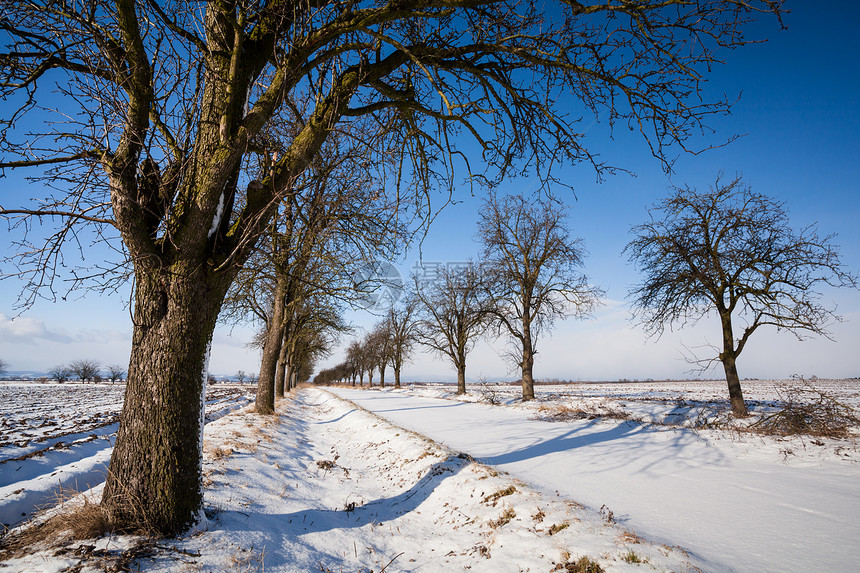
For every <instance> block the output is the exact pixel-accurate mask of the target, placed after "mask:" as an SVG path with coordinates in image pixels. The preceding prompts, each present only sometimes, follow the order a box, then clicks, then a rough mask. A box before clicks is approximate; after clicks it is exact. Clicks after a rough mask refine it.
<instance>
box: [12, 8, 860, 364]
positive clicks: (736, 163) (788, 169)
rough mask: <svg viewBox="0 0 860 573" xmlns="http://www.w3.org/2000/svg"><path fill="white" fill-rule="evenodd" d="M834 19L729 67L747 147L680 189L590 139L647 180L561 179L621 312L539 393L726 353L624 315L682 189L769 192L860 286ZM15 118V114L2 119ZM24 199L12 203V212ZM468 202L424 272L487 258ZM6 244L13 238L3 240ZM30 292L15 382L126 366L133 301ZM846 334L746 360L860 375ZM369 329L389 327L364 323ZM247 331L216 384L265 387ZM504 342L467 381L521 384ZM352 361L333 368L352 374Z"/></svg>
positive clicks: (794, 17)
mask: <svg viewBox="0 0 860 573" xmlns="http://www.w3.org/2000/svg"><path fill="white" fill-rule="evenodd" d="M837 5H838V6H839V8H833V7H831V8H830V9H828V10H823V9H821V7H820V6H817V5H816V3H810V2H791V3H789V8H790V9H791V10H792V13H790V14H787V15H786V16H785V22H786V24H787V25H788V26H789V29H788V30H782V31H779V30H778V29H777V26H776V24H775V23H774V22H762V23H760V24H758V25H757V28H758V31H759V32H760V33H761V34H763V35H765V36H767V37H768V38H770V41H769V42H767V43H765V44H760V45H754V46H747V47H745V48H742V49H740V50H737V51H735V52H732V53H729V54H727V56H726V61H727V64H726V65H724V66H720V67H718V68H717V69H716V70H715V73H714V74H713V75H712V76H710V77H711V81H710V82H709V87H708V88H707V89H708V90H709V92H710V93H712V94H722V93H725V94H727V95H728V96H730V97H734V96H736V95H738V94H741V99H740V101H739V103H738V104H737V105H736V106H735V107H734V109H733V113H732V115H731V116H729V117H724V118H714V119H713V120H712V121H711V122H710V125H711V126H712V127H713V128H715V129H716V134H715V135H714V136H711V137H709V138H707V139H703V140H700V142H701V144H702V145H703V146H704V145H708V144H713V143H718V142H720V141H723V140H725V139H727V138H728V137H730V136H731V135H733V134H743V137H741V138H740V139H738V140H737V141H735V142H733V143H731V144H730V145H728V146H726V147H723V148H719V149H713V150H709V151H707V152H704V153H702V154H699V155H695V156H694V155H681V156H680V157H679V158H678V160H677V162H676V163H675V166H674V172H673V173H672V174H671V176H667V175H666V174H665V173H663V171H662V170H661V169H660V165H659V164H658V163H657V161H656V160H655V159H654V158H653V157H651V156H650V154H649V152H648V149H647V146H646V145H645V144H644V142H642V141H641V139H639V138H638V137H636V136H634V135H631V134H630V133H628V132H627V130H626V127H624V126H619V128H617V129H616V131H615V133H614V134H613V135H614V139H610V137H609V133H608V131H607V127H606V126H605V125H604V124H601V123H598V124H596V125H593V126H592V127H591V128H590V129H589V131H588V137H589V139H590V140H591V141H592V142H593V145H594V147H595V148H596V149H597V150H598V151H599V152H600V153H601V154H602V157H603V158H605V159H606V160H607V161H608V162H610V163H612V164H614V165H617V166H619V167H623V168H625V169H628V170H630V171H632V172H634V173H635V177H633V176H630V175H626V174H619V175H615V176H609V177H607V178H606V180H605V181H604V182H603V183H601V184H597V183H596V181H595V174H594V172H593V171H592V170H591V169H590V168H589V167H587V166H584V165H582V166H571V167H566V168H564V169H563V170H562V171H561V172H560V173H561V174H562V177H563V178H564V179H565V180H566V181H568V182H569V183H570V184H571V185H573V187H574V188H575V190H576V197H575V198H574V197H573V196H572V195H571V194H569V193H568V194H567V195H566V197H567V202H568V205H569V207H570V214H571V217H570V223H571V230H572V232H573V234H574V235H576V236H579V237H582V238H583V240H584V241H585V245H586V247H587V249H588V252H589V256H588V258H587V259H586V268H585V271H586V273H587V274H588V276H589V277H590V278H591V280H592V281H593V282H594V283H595V284H597V285H599V286H601V287H602V288H603V289H605V290H606V299H607V300H606V301H605V302H606V304H605V305H604V306H603V307H601V309H599V310H598V311H597V312H596V313H595V315H594V317H593V318H591V319H589V320H586V321H581V320H580V321H564V322H561V323H558V324H557V325H556V328H555V330H553V331H552V332H551V333H549V334H547V335H545V336H544V338H543V339H542V340H539V341H538V351H539V354H538V357H537V363H536V366H535V376H536V377H538V378H561V379H567V378H571V379H574V378H582V379H609V380H613V379H619V378H629V379H645V378H665V377H672V378H679V377H683V376H685V373H686V372H687V371H688V370H689V365H688V364H687V363H686V362H685V361H684V360H683V353H684V348H685V347H687V348H690V349H694V348H695V347H698V346H701V345H703V344H706V343H713V342H716V341H717V340H718V331H717V330H715V328H716V325H715V324H713V323H711V322H708V321H702V322H701V323H700V324H699V325H697V326H696V327H694V328H689V329H684V330H683V331H679V332H671V333H667V334H666V335H664V336H663V337H662V338H661V339H660V340H659V341H655V340H653V339H652V340H648V339H646V338H645V335H644V334H643V333H642V331H641V330H640V329H639V328H638V327H636V326H635V324H633V323H631V322H630V321H629V308H628V306H627V303H626V301H625V297H626V294H627V291H628V289H629V287H630V285H632V284H633V283H635V282H636V280H637V274H636V271H635V269H634V268H633V267H632V266H631V265H629V264H628V263H627V261H626V258H625V257H623V256H622V255H621V251H622V249H623V248H624V245H625V244H626V243H627V242H628V241H629V240H630V235H629V234H628V231H629V228H630V227H631V226H632V225H635V224H637V223H639V222H642V221H644V219H645V217H646V216H647V215H646V207H647V206H649V205H651V204H653V203H654V202H656V201H658V200H659V199H661V198H662V197H663V196H665V194H666V193H667V188H668V186H669V185H684V184H689V185H692V186H696V187H700V188H704V187H707V186H708V185H709V184H711V183H712V182H713V181H714V178H715V177H716V175H717V173H718V172H719V171H721V170H722V171H724V172H725V173H726V175H727V176H730V175H734V174H735V173H741V174H743V176H744V179H745V181H746V182H747V183H748V184H750V185H751V186H752V187H753V188H754V189H755V190H756V191H759V192H763V193H767V194H769V195H771V196H773V197H775V198H778V199H780V200H782V201H785V202H786V203H787V206H788V209H789V212H790V214H791V216H792V221H793V222H794V224H795V225H797V226H802V225H806V224H810V223H815V222H817V223H818V228H819V230H820V231H821V232H822V233H825V234H826V233H831V232H832V233H836V234H837V235H838V236H837V238H836V241H835V242H836V243H837V244H839V245H840V246H841V253H842V259H843V262H844V263H845V264H846V266H847V267H848V268H849V269H850V270H851V271H852V272H854V273H858V272H860V226H858V224H857V221H858V216H860V189H858V187H860V183H858V182H860V62H858V60H857V59H856V54H858V53H860V39H858V37H857V36H856V35H855V29H854V27H855V25H856V22H857V21H860V6H858V5H856V4H855V3H853V2H840V3H838V4H837ZM2 105H3V104H0V107H2ZM0 186H2V187H0V194H2V195H0V196H2V197H3V199H2V204H3V205H4V206H7V207H9V206H12V204H13V202H15V201H16V199H15V198H17V197H22V196H23V197H26V196H27V195H28V194H29V193H30V191H29V190H27V189H26V188H24V187H22V186H21V183H20V180H19V179H17V178H15V179H13V178H8V179H5V180H2V181H0ZM534 187H535V183H534V181H531V180H529V179H518V180H513V181H509V182H507V183H505V184H504V185H503V190H504V191H508V192H519V191H529V190H531V189H534ZM10 195H11V197H12V198H11V199H9V197H10ZM458 198H460V199H462V202H461V203H460V204H458V205H455V206H452V207H449V208H447V209H446V210H445V211H444V212H443V213H442V214H441V215H440V216H439V217H438V219H437V220H436V222H435V223H434V226H433V227H431V229H430V232H429V234H428V236H427V238H426V239H425V241H424V243H423V245H422V252H423V257H424V260H425V261H439V262H446V261H461V260H464V259H467V258H469V257H476V256H477V254H478V250H479V249H478V247H477V246H476V245H475V244H474V240H473V237H474V234H475V230H476V227H475V225H476V220H477V208H478V205H479V203H480V198H479V197H475V198H472V197H469V196H468V193H466V192H463V193H462V194H461V196H459V197H458ZM4 240H5V239H4ZM417 257H418V253H417V251H414V250H413V251H411V252H409V253H408V254H407V256H406V258H405V259H404V260H403V261H397V262H396V264H397V265H398V266H399V267H400V268H401V270H402V272H403V273H404V274H408V272H409V269H410V268H411V267H412V266H413V265H414V263H415V261H416V259H417ZM19 290H20V284H18V283H15V282H14V281H10V280H4V281H0V357H2V358H4V359H6V360H7V361H8V362H10V364H11V366H12V369H13V370H45V369H47V368H48V367H50V366H52V365H54V364H57V363H60V362H65V361H69V360H73V359H76V358H81V357H84V358H93V359H97V360H100V361H101V362H102V363H104V364H108V363H115V362H116V363H126V362H127V360H128V351H129V346H130V341H131V327H130V323H131V320H130V315H129V311H128V309H127V308H126V307H125V306H124V304H123V300H122V297H121V296H113V297H105V296H97V295H95V294H89V295H87V296H86V297H84V298H83V299H75V300H68V301H61V302H58V303H47V302H39V303H37V304H36V305H35V306H34V307H33V308H32V309H30V310H28V311H27V312H25V313H23V314H22V315H18V314H17V313H18V311H16V310H15V308H14V302H15V298H16V296H17V293H18V291H19ZM825 297H826V300H832V301H833V302H834V303H836V304H837V305H838V308H839V314H841V315H842V316H843V318H844V319H845V320H844V321H843V322H842V323H839V324H836V325H834V326H833V327H832V328H831V329H830V330H831V332H832V333H833V335H834V338H835V342H832V341H829V340H826V339H823V338H820V339H813V340H809V341H806V342H803V343H799V342H797V341H795V339H794V337H793V336H792V335H791V334H789V333H776V332H766V333H761V334H760V335H758V336H756V337H755V338H754V339H753V340H752V341H751V342H750V346H749V347H748V348H747V350H745V352H744V354H743V355H742V356H741V358H740V359H739V370H740V374H741V377H768V378H770V377H774V378H782V377H787V376H790V375H792V374H802V375H807V376H809V375H813V374H814V375H817V376H834V377H846V376H860V352H857V351H856V349H857V348H860V292H858V291H856V290H854V291H851V290H845V289H843V290H840V291H827V292H825ZM350 318H351V319H352V320H354V321H355V322H356V323H357V324H358V325H368V324H370V323H372V322H373V320H374V318H373V317H371V316H367V315H363V314H362V313H351V314H350ZM249 339H250V330H249V329H247V328H236V329H234V330H233V331H232V334H231V331H230V329H229V328H223V327H221V328H219V329H218V331H217V332H216V335H215V340H214V341H213V354H212V359H211V369H212V371H213V372H214V373H216V374H232V373H235V372H236V371H237V370H239V369H242V370H245V371H251V372H256V371H257V370H258V369H259V358H258V353H257V352H256V351H252V350H248V349H246V348H245V347H244V344H245V343H246V342H247V341H248V340H249ZM503 346H504V343H503V342H498V343H491V342H482V343H480V344H479V345H478V347H477V348H476V350H475V351H474V353H473V354H472V355H471V356H470V363H469V367H468V370H467V376H468V377H469V378H470V379H472V380H476V379H479V378H486V379H495V378H499V377H505V376H509V375H511V373H510V370H509V368H508V366H507V365H505V364H504V363H503V362H502V361H501V359H500V357H499V354H500V353H501V349H502V348H503ZM341 358H342V356H341V355H340V354H339V353H336V354H335V355H333V356H332V357H331V358H330V359H329V360H327V361H326V364H333V363H336V362H337V361H339V360H341ZM405 376H406V378H407V379H453V378H454V373H453V369H452V368H450V367H449V366H448V365H447V364H446V363H444V362H442V361H440V360H438V359H436V358H434V357H429V356H418V357H416V360H415V362H414V363H413V364H412V365H411V366H409V367H407V369H406V372H405Z"/></svg>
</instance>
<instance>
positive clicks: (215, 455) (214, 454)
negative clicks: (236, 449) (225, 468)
mask: <svg viewBox="0 0 860 573" xmlns="http://www.w3.org/2000/svg"><path fill="white" fill-rule="evenodd" d="M208 453H209V455H210V457H211V458H212V459H213V460H220V459H222V458H226V457H227V456H230V455H232V454H233V448H231V447H230V446H227V447H221V446H218V447H216V448H213V449H212V450H210V451H209V452H208Z"/></svg>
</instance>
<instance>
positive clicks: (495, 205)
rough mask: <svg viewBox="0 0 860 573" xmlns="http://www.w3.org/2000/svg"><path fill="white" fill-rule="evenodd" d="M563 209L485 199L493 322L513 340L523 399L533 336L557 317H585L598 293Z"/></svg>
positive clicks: (535, 201) (519, 199) (530, 391)
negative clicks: (587, 274) (493, 308)
mask: <svg viewBox="0 0 860 573" xmlns="http://www.w3.org/2000/svg"><path fill="white" fill-rule="evenodd" d="M566 217H567V215H566V213H565V209H564V207H563V206H562V205H560V204H559V203H558V202H556V201H554V200H553V199H552V198H540V197H534V198H531V199H526V198H525V197H523V196H522V195H512V196H507V197H505V198H504V199H502V200H501V201H499V200H498V199H496V198H495V197H489V198H488V199H487V200H486V201H485V203H484V206H483V209H482V210H481V213H480V219H479V227H478V237H479V238H480V240H481V242H482V243H483V245H484V252H483V255H484V264H485V265H486V271H487V273H488V274H489V275H490V277H491V278H490V283H491V288H492V290H493V295H494V297H495V299H496V312H495V319H496V324H497V326H498V327H499V328H500V330H504V331H506V332H507V333H508V334H509V335H510V336H511V337H512V338H513V339H514V341H515V344H516V347H517V348H516V350H515V352H514V356H515V357H516V362H517V365H518V366H519V367H520V369H521V371H522V386H523V400H531V399H533V398H534V396H535V395H534V379H533V377H532V370H533V368H534V356H535V354H536V352H537V351H536V348H535V347H536V342H537V337H538V336H539V335H540V334H541V333H542V332H543V331H544V330H546V329H548V328H549V327H551V326H552V324H553V322H554V321H555V320H556V319H558V318H563V317H567V316H576V317H583V316H586V315H587V314H588V313H589V312H590V311H591V309H592V308H593V307H594V306H595V304H597V302H598V299H599V297H600V295H601V294H602V291H601V290H600V289H598V288H597V287H594V286H591V285H589V284H588V279H587V278H586V277H585V275H584V274H582V273H581V272H580V270H579V269H580V267H582V264H583V256H584V253H585V251H584V248H583V246H582V241H581V240H580V239H574V238H572V237H571V236H570V233H569V231H568V230H567V228H566Z"/></svg>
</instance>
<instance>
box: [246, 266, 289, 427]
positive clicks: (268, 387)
mask: <svg viewBox="0 0 860 573" xmlns="http://www.w3.org/2000/svg"><path fill="white" fill-rule="evenodd" d="M286 286H287V285H286V281H285V280H284V279H283V278H282V277H281V276H280V274H279V276H278V283H277V287H276V288H275V305H274V308H273V309H272V317H271V319H270V320H269V328H268V330H267V331H266V342H265V343H264V344H263V359H262V362H261V363H260V379H259V380H258V381H257V400H256V403H255V405H254V409H255V410H256V411H257V412H258V413H260V414H274V413H275V370H277V365H278V356H279V355H280V353H281V344H282V343H283V340H284V328H283V327H284V293H285V291H286Z"/></svg>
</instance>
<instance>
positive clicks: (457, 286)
mask: <svg viewBox="0 0 860 573" xmlns="http://www.w3.org/2000/svg"><path fill="white" fill-rule="evenodd" d="M416 296H417V298H418V300H419V301H420V302H421V308H420V310H419V313H420V316H421V321H420V323H419V328H418V331H417V337H418V341H419V342H420V343H421V344H423V345H425V346H427V347H428V348H430V349H431V350H433V351H435V352H436V353H437V354H439V355H440V356H442V357H444V358H448V359H450V360H451V362H453V364H454V367H455V368H456V369H457V394H465V393H466V356H467V355H468V354H469V352H471V350H472V348H474V345H475V342H476V341H477V339H478V337H480V336H481V335H482V334H483V333H484V332H485V331H486V329H487V326H488V324H489V321H490V318H491V316H492V313H493V310H494V304H493V300H492V296H491V293H490V292H489V290H488V288H487V284H486V281H485V276H484V275H483V274H482V272H481V268H480V267H479V266H478V265H475V264H474V263H468V264H467V265H465V266H463V267H461V268H448V267H443V268H441V269H439V271H438V273H437V275H436V278H435V280H434V281H432V282H430V283H427V284H424V285H419V284H417V281H416Z"/></svg>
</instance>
